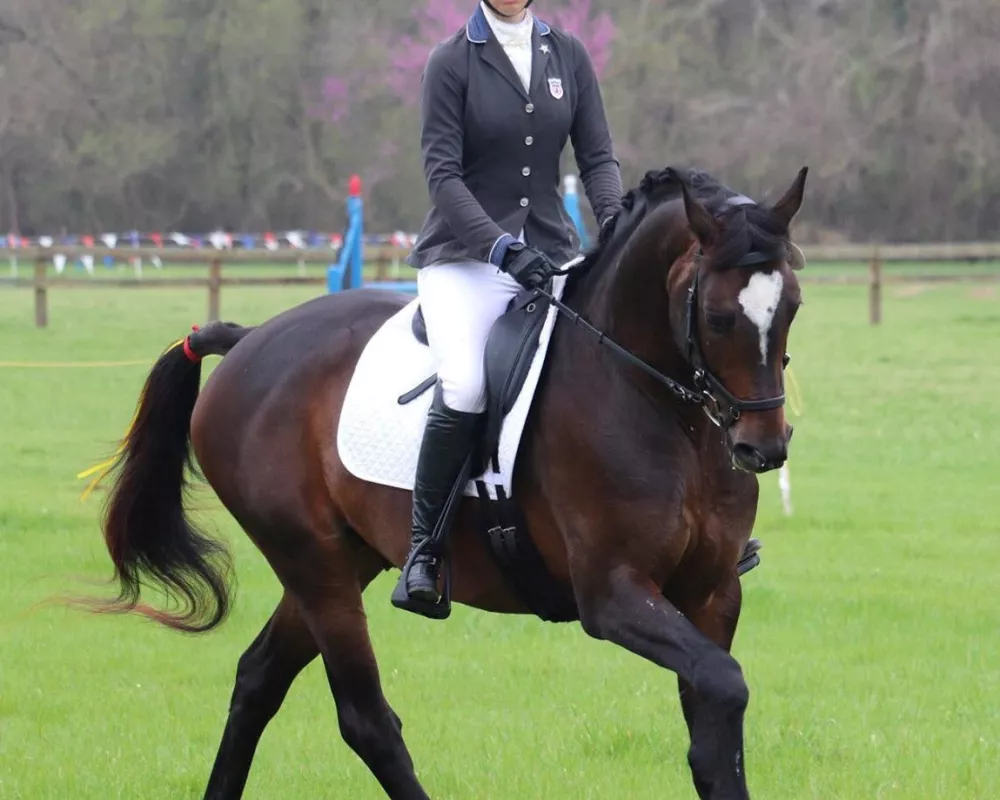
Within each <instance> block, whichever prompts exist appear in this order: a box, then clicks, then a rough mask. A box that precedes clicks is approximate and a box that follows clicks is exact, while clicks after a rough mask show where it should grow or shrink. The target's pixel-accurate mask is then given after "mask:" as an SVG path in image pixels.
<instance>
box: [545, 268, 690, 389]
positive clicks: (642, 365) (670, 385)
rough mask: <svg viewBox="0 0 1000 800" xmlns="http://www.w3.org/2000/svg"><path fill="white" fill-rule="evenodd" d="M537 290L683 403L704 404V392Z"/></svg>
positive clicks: (599, 342)
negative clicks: (681, 380)
mask: <svg viewBox="0 0 1000 800" xmlns="http://www.w3.org/2000/svg"><path fill="white" fill-rule="evenodd" d="M568 273H569V270H561V271H559V272H558V273H557V274H558V275H566V274H568ZM537 291H538V293H539V294H541V295H542V296H543V297H545V298H546V299H547V300H548V301H549V302H550V303H552V305H554V306H555V307H556V310H558V311H559V312H560V313H561V314H562V315H563V316H565V317H568V318H569V319H571V320H572V321H573V323H574V324H575V325H577V326H579V327H581V328H583V329H584V330H585V331H587V333H589V334H591V335H593V336H595V337H596V338H597V343H598V344H603V345H604V346H605V347H607V348H608V349H609V350H611V352H612V353H614V354H615V355H616V356H618V357H619V358H621V359H622V360H623V361H625V362H626V363H627V364H631V365H632V366H633V367H638V368H639V369H641V370H642V371H643V372H645V373H646V374H647V375H649V376H650V377H651V378H653V379H655V380H657V381H659V382H660V383H661V384H663V385H664V386H665V387H667V389H668V390H670V392H671V393H672V394H673V395H674V397H676V398H677V399H678V400H680V401H681V402H682V403H687V404H688V405H704V403H705V398H704V396H703V393H702V394H699V393H698V392H693V391H691V390H690V389H688V388H687V387H686V386H684V385H683V384H681V383H678V382H677V381H675V380H674V379H673V378H668V377H667V376H666V375H664V374H663V373H662V372H660V371H659V370H658V369H656V368H654V367H651V366H650V365H649V364H647V363H646V362H645V361H643V360H642V359H641V358H639V357H638V356H634V355H632V353H630V352H629V351H628V350H626V349H625V348H624V347H622V346H621V345H620V344H618V343H617V342H616V341H615V340H614V339H611V338H609V337H608V335H607V334H606V333H604V332H603V331H600V330H598V329H597V328H595V327H594V326H593V325H591V324H590V323H589V322H587V320H585V319H584V318H583V317H581V316H580V315H579V314H578V313H577V312H575V311H574V310H573V309H571V308H570V307H569V306H567V305H566V304H565V303H563V302H562V301H561V300H559V299H557V298H556V297H554V296H553V295H552V294H550V293H549V292H547V291H546V290H545V289H541V288H540V289H538V290H537Z"/></svg>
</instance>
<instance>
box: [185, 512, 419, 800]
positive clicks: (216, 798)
mask: <svg viewBox="0 0 1000 800" xmlns="http://www.w3.org/2000/svg"><path fill="white" fill-rule="evenodd" d="M297 532H298V533H303V534H305V533H306V532H305V531H304V530H303V531H299V529H298V528H294V529H292V530H289V529H288V528H284V529H283V533H284V534H285V536H282V537H280V538H282V539H283V538H285V537H286V536H287V537H289V538H295V539H296V540H297V541H298V542H299V543H300V544H304V543H305V541H306V540H307V539H308V541H315V540H314V539H312V537H303V538H299V537H296V536H295V533H297ZM328 541H333V542H338V543H346V542H354V543H356V545H357V546H356V547H354V548H353V549H351V548H349V547H338V549H339V550H341V551H342V553H343V556H342V558H341V559H339V560H338V564H339V567H338V569H339V570H340V571H341V572H343V573H345V574H349V575H350V576H351V577H350V578H349V579H348V581H347V583H348V585H353V587H354V591H355V592H356V593H357V594H358V595H359V596H360V593H361V592H362V591H363V590H364V588H365V587H366V586H367V585H368V584H369V583H370V582H371V581H372V580H373V579H374V578H375V576H376V575H378V574H379V572H381V571H382V570H383V569H384V568H385V562H384V561H383V560H382V558H381V556H379V555H378V554H377V553H376V552H375V551H374V550H372V549H371V548H369V547H367V545H364V544H363V543H362V542H361V540H360V539H357V538H356V537H351V536H350V534H349V533H348V532H346V531H343V530H341V531H339V532H338V536H336V537H333V538H332V539H330V540H328ZM282 572H284V570H282ZM307 574H316V573H307ZM285 577H286V579H288V578H290V577H291V576H287V575H286V576H285ZM301 577H304V576H302V575H295V578H301ZM289 583H290V585H291V586H292V587H293V588H294V589H298V588H299V586H298V581H297V580H290V581H289ZM319 653H320V647H319V645H318V644H317V638H316V636H315V635H314V633H313V628H311V627H310V625H309V623H308V622H307V615H306V613H305V612H304V608H303V606H302V603H301V602H300V599H299V597H298V596H297V595H296V594H293V593H292V592H291V591H289V590H288V589H286V591H285V594H284V595H283V597H282V598H281V601H280V602H279V603H278V607H277V608H276V609H275V611H274V613H273V614H272V615H271V618H270V619H269V620H268V622H267V624H266V625H265V626H264V628H263V630H261V632H260V633H259V634H258V635H257V638H256V639H254V641H253V643H252V644H251V645H250V647H249V648H247V650H246V652H244V653H243V655H242V656H241V657H240V660H239V666H238V668H237V672H236V683H235V686H234V688H233V694H232V699H231V701H230V705H229V715H228V718H227V720H226V727H225V731H224V732H223V735H222V742H221V744H220V745H219V750H218V753H217V755H216V758H215V763H214V765H213V767H212V773H211V777H210V778H209V782H208V787H207V788H206V790H205V798H206V800H208V799H209V798H210V799H211V800H237V799H238V798H240V797H242V795H243V791H244V789H245V787H246V782H247V778H248V776H249V773H250V768H251V764H252V762H253V758H254V754H255V752H256V749H257V745H258V743H259V741H260V738H261V736H262V735H263V733H264V729H265V728H266V727H267V725H268V723H269V722H270V721H271V720H272V719H273V718H274V716H275V715H276V714H277V713H278V710H279V709H280V707H281V704H282V702H283V701H284V699H285V696H286V695H287V693H288V690H289V688H290V687H291V685H292V682H293V681H294V680H295V678H296V677H297V676H298V674H299V673H300V672H301V671H302V670H303V669H305V667H306V666H307V665H308V664H309V663H310V662H311V661H312V660H313V659H314V658H315V657H316V656H317V655H319ZM390 713H391V712H390ZM392 717H393V721H394V724H395V727H396V730H397V731H398V730H401V729H402V723H401V722H400V721H399V718H398V717H396V716H395V714H393V715H392Z"/></svg>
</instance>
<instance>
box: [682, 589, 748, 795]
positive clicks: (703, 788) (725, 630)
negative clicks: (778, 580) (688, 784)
mask: <svg viewBox="0 0 1000 800" xmlns="http://www.w3.org/2000/svg"><path fill="white" fill-rule="evenodd" d="M741 605H742V587H741V585H740V580H739V578H738V577H736V575H735V574H734V575H733V576H732V578H731V579H730V580H728V581H727V582H726V583H725V584H724V585H723V586H720V587H719V588H718V589H716V590H715V592H713V593H712V595H711V597H710V598H709V599H708V600H707V601H706V602H705V603H702V604H700V605H698V606H695V607H692V608H688V607H687V606H685V605H682V606H681V608H682V609H683V611H684V614H685V615H686V616H687V618H688V619H689V620H691V622H692V624H693V625H694V626H695V627H696V628H697V629H698V630H699V631H701V632H702V633H703V634H704V635H705V636H706V637H708V638H709V639H710V640H711V641H713V642H715V644H717V645H719V647H721V648H723V649H724V650H725V651H726V652H727V653H728V652H729V651H730V648H731V647H732V644H733V637H734V636H735V634H736V625H737V623H738V622H739V618H740V607H741ZM677 688H678V691H679V692H680V699H681V708H682V709H683V710H684V719H685V721H686V722H687V726H688V732H689V733H690V735H691V750H690V751H689V752H688V763H689V764H690V765H691V772H692V774H693V776H694V781H695V788H696V789H697V790H698V796H699V797H701V798H709V797H714V795H713V794H712V787H711V785H708V784H704V783H703V782H702V777H701V775H702V773H703V770H701V769H699V765H700V763H701V762H702V761H703V760H704V759H705V758H706V755H705V754H704V753H703V752H701V751H700V750H699V749H698V747H699V746H700V745H702V744H703V743H704V742H706V741H708V740H709V739H708V737H707V736H706V735H705V731H706V730H710V729H712V728H713V727H715V726H716V725H717V720H716V719H715V717H714V715H715V714H716V713H717V712H718V709H717V708H715V707H714V706H713V705H712V703H711V702H709V701H707V700H706V698H703V697H702V696H701V695H700V694H699V693H698V691H697V690H696V689H695V688H694V686H693V685H692V684H690V683H688V682H687V681H685V680H684V678H683V677H681V676H680V675H678V677H677ZM740 762H741V764H743V765H744V766H743V770H742V771H743V772H744V774H745V772H746V767H745V764H744V759H743V753H742V748H741V751H740Z"/></svg>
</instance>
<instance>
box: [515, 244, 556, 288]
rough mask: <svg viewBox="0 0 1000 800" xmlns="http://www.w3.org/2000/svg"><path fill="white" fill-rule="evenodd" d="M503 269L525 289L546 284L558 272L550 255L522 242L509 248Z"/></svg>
mask: <svg viewBox="0 0 1000 800" xmlns="http://www.w3.org/2000/svg"><path fill="white" fill-rule="evenodd" d="M501 269H502V270H503V271H504V272H506V273H508V274H509V275H510V276H511V277H512V278H513V279H514V280H516V281H517V282H518V283H519V284H521V286H523V287H524V288H525V289H538V288H539V287H542V286H544V285H545V284H546V283H548V282H549V279H550V278H551V277H552V276H553V275H555V274H556V272H558V268H557V267H556V265H555V264H553V263H552V262H551V261H550V260H549V258H548V256H546V255H545V254H544V253H541V252H539V251H538V250H536V249H535V248H533V247H528V246H527V245H525V244H522V243H521V242H516V243H515V244H512V245H511V246H510V247H508V248H507V252H506V254H505V255H504V259H503V266H502V267H501Z"/></svg>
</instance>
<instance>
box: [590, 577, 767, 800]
mask: <svg viewBox="0 0 1000 800" xmlns="http://www.w3.org/2000/svg"><path fill="white" fill-rule="evenodd" d="M587 577H589V579H587V578H584V577H582V576H580V575H579V574H578V575H576V576H574V583H575V585H576V586H577V601H578V604H579V608H580V622H581V624H582V625H583V628H584V630H585V631H586V632H587V633H588V634H589V635H590V636H593V637H594V638H596V639H605V640H607V641H609V642H614V643H615V644H617V645H619V646H621V647H624V648H625V649H626V650H629V651H631V652H633V653H635V654H636V655H639V656H642V657H643V658H646V659H648V660H650V661H652V662H653V663H654V664H659V665H660V666H661V667H665V668H666V669H669V670H672V671H673V672H675V673H677V676H678V678H679V679H680V680H681V681H682V682H683V684H686V685H687V686H690V687H691V689H692V690H693V691H694V693H695V694H696V696H697V698H698V708H697V710H696V712H697V713H695V714H694V716H693V718H692V720H691V723H690V731H691V749H690V751H689V753H688V760H689V763H690V764H691V769H692V772H693V774H694V781H695V787H696V788H697V790H698V794H699V796H700V797H701V798H702V800H745V798H749V797H750V795H749V793H748V791H747V784H746V776H745V773H744V769H743V715H744V712H745V711H746V707H747V703H748V701H749V697H750V695H749V690H748V689H747V685H746V681H744V679H743V671H742V670H741V669H740V665H739V664H738V663H737V662H736V660H735V659H734V658H733V657H732V656H731V655H730V654H729V653H728V652H726V650H725V649H724V648H722V647H720V646H719V645H718V644H717V643H715V642H713V641H712V640H711V639H709V638H708V637H707V636H705V634H704V633H702V632H701V631H699V630H698V628H697V627H695V625H694V624H693V623H692V622H691V621H690V620H689V619H688V618H687V617H685V616H684V615H683V614H682V613H681V612H680V611H679V610H678V609H677V608H676V607H675V606H673V605H672V604H671V603H669V602H668V601H667V600H666V599H665V598H664V597H663V595H662V594H661V593H660V589H659V587H658V586H656V584H655V583H653V582H652V581H651V580H650V579H649V578H648V577H646V576H644V575H642V574H641V573H640V572H639V571H638V570H635V569H633V568H631V567H626V566H621V567H618V568H616V569H613V570H612V571H611V572H610V573H608V572H605V573H604V574H603V575H602V576H601V577H600V578H597V577H596V576H594V575H590V576H587Z"/></svg>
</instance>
